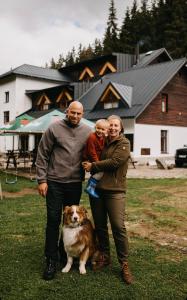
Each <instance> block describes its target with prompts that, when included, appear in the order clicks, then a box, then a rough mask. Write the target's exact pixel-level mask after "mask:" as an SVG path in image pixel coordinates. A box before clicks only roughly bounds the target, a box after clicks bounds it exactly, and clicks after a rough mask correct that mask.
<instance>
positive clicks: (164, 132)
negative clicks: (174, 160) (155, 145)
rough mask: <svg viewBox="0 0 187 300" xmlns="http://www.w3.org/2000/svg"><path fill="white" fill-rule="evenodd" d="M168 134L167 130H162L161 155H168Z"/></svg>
mask: <svg viewBox="0 0 187 300" xmlns="http://www.w3.org/2000/svg"><path fill="white" fill-rule="evenodd" d="M167 135H168V132H167V130H161V153H167V151H168V149H167V144H168V141H167V140H168V138H167Z"/></svg>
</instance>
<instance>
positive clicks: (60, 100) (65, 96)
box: [56, 89, 73, 108]
mask: <svg viewBox="0 0 187 300" xmlns="http://www.w3.org/2000/svg"><path fill="white" fill-rule="evenodd" d="M72 100H73V97H72V96H71V95H70V93H69V92H68V90H67V89H64V90H62V91H61V93H60V94H59V95H58V97H57V99H56V103H57V104H58V106H59V107H60V108H67V107H68V106H69V104H70V102H71V101H72Z"/></svg>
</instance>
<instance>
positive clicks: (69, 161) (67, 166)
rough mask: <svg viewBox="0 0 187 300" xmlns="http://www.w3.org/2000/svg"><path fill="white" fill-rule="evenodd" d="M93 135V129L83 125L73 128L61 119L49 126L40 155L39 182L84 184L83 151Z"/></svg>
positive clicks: (38, 154) (40, 144) (40, 145)
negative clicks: (88, 139)
mask: <svg viewBox="0 0 187 300" xmlns="http://www.w3.org/2000/svg"><path fill="white" fill-rule="evenodd" d="M90 133H91V128H90V127H88V126H87V125H85V124H82V123H81V122H80V123H79V124H78V125H76V126H71V125H70V124H68V122H67V120H60V121H57V122H55V123H53V124H52V125H51V126H49V128H48V129H47V130H46V131H45V133H44V134H43V136H42V138H41V141H40V143H39V147H38V152H37V158H36V174H37V181H38V183H42V182H47V180H52V181H56V182H63V183H68V182H80V181H82V180H83V179H84V177H83V174H84V173H83V172H82V166H81V162H82V152H83V148H84V146H85V144H86V140H87V138H88V136H89V134H90Z"/></svg>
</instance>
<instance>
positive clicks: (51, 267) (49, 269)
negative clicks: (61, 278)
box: [43, 259, 56, 280]
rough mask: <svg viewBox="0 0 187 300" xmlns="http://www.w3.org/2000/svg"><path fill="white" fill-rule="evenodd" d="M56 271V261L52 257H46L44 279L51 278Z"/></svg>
mask: <svg viewBox="0 0 187 300" xmlns="http://www.w3.org/2000/svg"><path fill="white" fill-rule="evenodd" d="M55 273H56V261H54V260H52V259H47V264H46V268H45V270H44V273H43V279H44V280H52V279H53V278H54V277H55Z"/></svg>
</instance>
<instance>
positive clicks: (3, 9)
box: [0, 0, 133, 74]
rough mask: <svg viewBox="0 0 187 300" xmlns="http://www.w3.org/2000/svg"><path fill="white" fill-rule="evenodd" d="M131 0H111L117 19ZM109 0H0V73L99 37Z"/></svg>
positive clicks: (40, 62) (41, 61)
mask: <svg viewBox="0 0 187 300" xmlns="http://www.w3.org/2000/svg"><path fill="white" fill-rule="evenodd" d="M132 2H133V1H132V0H126V1H124V0H114V3H115V7H116V9H117V17H118V19H119V20H120V21H121V20H122V18H124V15H125V9H126V7H127V5H130V7H131V6H132ZM109 6H110V0H94V1H93V0H68V1H67V0H16V1H12V0H6V1H3V0H0V36H1V48H0V74H2V73H3V72H6V71H9V70H10V68H15V67H17V66H19V65H21V64H24V63H28V64H33V65H38V66H45V63H46V62H49V61H50V59H51V58H52V57H54V58H55V59H57V58H58V57H59V54H63V55H64V56H66V54H67V52H68V51H70V50H71V49H72V48H73V46H75V49H76V50H77V49H78V46H79V44H80V43H81V44H82V45H83V46H87V45H88V44H89V43H90V44H92V43H93V42H94V40H95V39H96V38H100V39H101V38H102V37H103V34H104V30H105V28H106V22H107V18H108V14H109Z"/></svg>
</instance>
